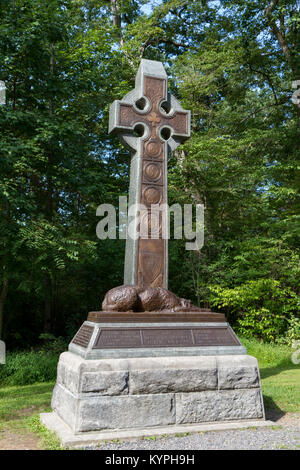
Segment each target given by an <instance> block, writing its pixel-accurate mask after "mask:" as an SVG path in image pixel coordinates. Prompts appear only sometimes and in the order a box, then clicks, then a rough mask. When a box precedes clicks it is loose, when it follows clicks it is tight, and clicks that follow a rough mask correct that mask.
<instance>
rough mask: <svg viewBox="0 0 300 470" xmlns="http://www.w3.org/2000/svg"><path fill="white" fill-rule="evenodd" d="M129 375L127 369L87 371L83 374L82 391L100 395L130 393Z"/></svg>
mask: <svg viewBox="0 0 300 470" xmlns="http://www.w3.org/2000/svg"><path fill="white" fill-rule="evenodd" d="M128 377H129V372H126V371H120V372H116V371H103V372H102V371H101V372H90V373H89V372H85V373H83V375H82V381H81V386H80V391H81V392H83V393H85V392H94V393H96V392H97V393H99V394H100V395H126V394H128Z"/></svg>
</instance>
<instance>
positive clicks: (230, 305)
mask: <svg viewBox="0 0 300 470" xmlns="http://www.w3.org/2000/svg"><path fill="white" fill-rule="evenodd" d="M210 290H211V292H212V298H211V302H212V304H213V305H214V306H216V307H218V308H225V309H226V310H229V311H230V312H231V318H232V320H233V321H234V323H235V324H236V326H237V329H238V331H239V332H240V334H241V335H243V336H245V337H247V338H250V337H256V338H259V339H262V340H264V341H275V340H276V339H277V338H279V337H280V336H281V335H282V334H283V333H284V332H285V331H286V330H287V328H288V322H289V321H290V322H291V321H292V318H294V316H293V314H295V313H296V312H298V311H299V306H300V298H299V296H297V295H296V294H295V293H294V292H293V291H291V289H289V288H285V289H284V288H282V287H281V286H280V282H279V281H274V280H272V279H259V280H256V281H248V282H246V283H244V284H242V285H240V286H238V287H235V288H234V289H226V288H221V287H219V286H215V287H214V286H211V288H210Z"/></svg>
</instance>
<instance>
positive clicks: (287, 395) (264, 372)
mask: <svg viewBox="0 0 300 470" xmlns="http://www.w3.org/2000/svg"><path fill="white" fill-rule="evenodd" d="M241 340H242V342H243V344H244V346H245V347H246V348H247V352H248V354H249V355H250V356H254V357H256V358H257V360H258V364H259V369H260V375H261V380H262V391H263V397H264V404H265V408H266V409H280V410H281V411H283V412H300V364H298V365H296V364H293V363H292V361H291V354H292V352H293V350H292V349H291V348H289V347H287V346H278V345H273V344H263V343H259V342H258V341H256V340H246V339H241Z"/></svg>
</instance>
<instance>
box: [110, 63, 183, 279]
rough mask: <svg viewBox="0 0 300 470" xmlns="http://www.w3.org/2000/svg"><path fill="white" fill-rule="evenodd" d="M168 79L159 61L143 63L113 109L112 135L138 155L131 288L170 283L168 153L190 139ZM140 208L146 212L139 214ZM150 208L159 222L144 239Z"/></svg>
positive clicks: (128, 265) (128, 257) (128, 270)
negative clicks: (136, 233) (165, 228)
mask: <svg viewBox="0 0 300 470" xmlns="http://www.w3.org/2000/svg"><path fill="white" fill-rule="evenodd" d="M167 80H168V79H167V74H166V72H165V70H164V67H163V65H162V63H161V62H157V61H153V60H145V59H142V61H141V64H140V67H139V70H138V73H137V76H136V87H135V89H134V90H132V91H131V92H130V93H128V94H127V95H126V96H125V97H124V98H123V99H122V100H121V101H119V100H116V101H114V102H113V103H112V105H111V107H110V116H109V120H110V122H109V132H110V133H112V132H114V133H117V134H118V136H119V137H120V139H121V141H122V142H123V143H124V145H126V146H127V147H129V149H130V150H131V151H132V152H134V153H133V156H132V159H131V167H130V189H129V207H131V206H132V207H133V209H134V210H133V214H130V213H129V216H130V215H131V218H132V220H133V223H135V221H136V223H138V222H137V221H140V230H139V233H140V236H139V237H137V239H133V238H131V237H128V236H127V240H126V254H125V269H124V284H129V285H138V286H143V287H146V286H151V287H165V288H167V284H168V247H167V240H166V239H164V238H165V237H163V236H162V226H161V225H162V223H163V222H162V221H166V220H167V218H166V217H167V215H166V213H165V212H166V210H167V209H166V204H167V159H168V152H169V151H170V150H171V151H172V150H174V149H175V148H176V147H177V146H178V145H180V144H181V142H183V141H184V140H185V139H187V138H188V137H189V136H190V111H186V110H184V109H183V108H182V107H181V106H180V104H179V102H178V101H177V100H176V98H175V97H174V96H173V95H171V94H170V93H168V82H167ZM137 204H142V205H143V207H145V208H146V212H145V213H143V214H140V213H139V209H138V206H137ZM133 205H134V206H133ZM151 206H152V214H153V210H154V211H156V212H157V214H158V220H159V223H158V227H157V232H156V235H155V238H154V237H153V233H152V236H151V237H150V238H149V237H144V236H143V228H142V225H143V220H145V222H147V225H146V226H147V228H148V227H149V224H151V222H152V221H153V220H154V219H153V215H152V217H151V212H150V211H151ZM128 222H130V217H129V219H128ZM150 229H151V227H150Z"/></svg>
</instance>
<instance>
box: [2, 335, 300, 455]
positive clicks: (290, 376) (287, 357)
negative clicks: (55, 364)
mask: <svg viewBox="0 0 300 470" xmlns="http://www.w3.org/2000/svg"><path fill="white" fill-rule="evenodd" d="M241 341H242V343H243V344H244V346H245V347H246V348H247V352H248V354H249V355H251V356H255V357H256V358H257V359H258V363H259V368H260V374H261V378H262V390H263V396H264V403H265V407H266V408H267V409H277V410H281V411H282V412H300V365H295V364H293V363H292V361H291V354H292V352H293V351H292V349H291V348H289V347H287V346H279V345H272V344H264V343H260V342H258V341H256V340H249V339H244V338H241ZM0 367H2V366H0ZM53 387H54V382H46V383H35V384H31V385H21V386H18V385H14V386H8V385H6V386H0V439H1V436H2V435H4V431H5V430H10V431H12V432H18V433H31V434H33V435H35V436H36V437H37V438H38V439H39V441H40V445H41V448H43V449H59V448H60V447H59V441H58V440H57V438H56V437H55V435H54V434H53V433H51V432H49V431H48V430H46V429H45V428H44V426H43V425H42V424H41V423H40V421H39V413H41V412H47V411H50V402H51V396H52V391H53Z"/></svg>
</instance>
